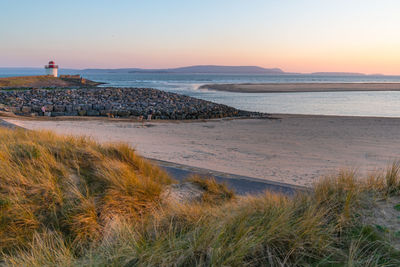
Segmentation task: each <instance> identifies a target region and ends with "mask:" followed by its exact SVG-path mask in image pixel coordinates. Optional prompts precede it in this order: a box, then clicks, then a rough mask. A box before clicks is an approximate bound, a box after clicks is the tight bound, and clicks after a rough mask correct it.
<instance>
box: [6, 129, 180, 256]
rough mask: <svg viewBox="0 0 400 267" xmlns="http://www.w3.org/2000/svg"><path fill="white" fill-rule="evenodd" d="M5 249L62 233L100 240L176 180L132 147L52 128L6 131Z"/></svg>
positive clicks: (154, 203) (77, 239)
mask: <svg viewBox="0 0 400 267" xmlns="http://www.w3.org/2000/svg"><path fill="white" fill-rule="evenodd" d="M0 136H1V138H0V218H1V220H0V249H2V250H3V251H8V250H12V249H13V248H15V247H19V246H24V245H26V244H27V243H28V242H30V241H32V238H33V236H34V234H35V233H36V232H42V231H47V230H51V231H56V232H60V233H61V234H62V236H67V237H68V240H70V241H71V242H73V243H74V244H80V245H83V246H84V245H86V244H89V243H90V242H94V241H97V240H99V238H100V237H101V235H102V232H103V228H104V225H105V224H106V223H107V221H108V220H109V219H110V218H112V217H114V216H117V215H121V216H123V217H124V218H126V219H129V220H133V219H137V218H139V217H141V216H143V214H146V213H147V212H149V211H151V210H152V209H154V208H155V207H156V206H157V205H158V202H159V195H160V192H161V189H162V187H163V186H165V185H167V184H170V183H171V182H172V180H171V179H170V178H169V177H168V175H167V174H166V173H165V172H163V171H161V170H160V169H159V168H157V167H156V166H153V165H151V164H150V163H149V162H147V161H145V160H144V159H142V158H140V157H138V156H136V155H135V153H134V151H133V150H132V149H130V148H129V147H128V146H126V145H122V144H121V145H103V146H101V145H99V144H97V143H95V142H93V141H91V140H89V139H87V138H73V137H61V136H57V135H54V134H52V133H50V132H30V131H24V130H16V131H11V130H4V129H0Z"/></svg>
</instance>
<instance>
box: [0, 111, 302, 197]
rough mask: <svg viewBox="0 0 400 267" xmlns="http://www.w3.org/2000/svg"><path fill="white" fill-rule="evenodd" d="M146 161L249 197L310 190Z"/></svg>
mask: <svg viewBox="0 0 400 267" xmlns="http://www.w3.org/2000/svg"><path fill="white" fill-rule="evenodd" d="M14 118H15V117H14ZM4 119H5V118H4V117H1V116H0V128H1V127H5V128H9V129H18V128H22V129H25V128H23V127H21V126H18V125H16V124H13V123H10V122H7V121H5V120H4ZM7 119H9V118H7ZM20 119H21V118H20ZM88 119H92V120H93V119H94V118H93V117H89V118H88ZM94 120H96V119H94ZM121 121H125V122H126V121H127V120H120V122H121ZM159 122H160V123H168V122H173V121H159ZM182 122H185V123H189V122H188V121H182ZM144 158H145V157H144ZM145 159H147V160H149V161H150V162H153V163H155V164H156V165H157V166H159V167H160V168H162V169H164V170H165V171H166V172H167V173H168V174H170V175H171V176H172V178H173V179H176V180H177V181H180V182H182V181H184V180H186V179H187V178H189V177H190V176H191V175H201V176H203V177H210V176H211V177H213V178H214V179H215V180H216V181H217V182H219V183H225V184H226V185H227V186H228V187H229V188H231V189H233V190H234V191H235V193H236V194H238V195H248V194H251V195H256V194H261V193H263V192H265V191H270V192H275V193H283V194H285V195H294V194H296V192H299V191H306V190H308V188H307V187H303V186H298V185H292V184H286V183H280V182H274V181H268V180H262V179H259V178H254V177H247V176H240V175H235V174H231V173H226V172H218V171H214V170H210V169H204V168H198V167H194V166H188V165H183V164H179V163H175V162H169V161H163V160H158V159H153V158H145Z"/></svg>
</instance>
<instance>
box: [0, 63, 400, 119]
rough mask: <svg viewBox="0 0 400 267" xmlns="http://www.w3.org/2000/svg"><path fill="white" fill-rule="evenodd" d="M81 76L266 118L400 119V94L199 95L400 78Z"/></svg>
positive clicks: (5, 71)
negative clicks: (221, 86)
mask: <svg viewBox="0 0 400 267" xmlns="http://www.w3.org/2000/svg"><path fill="white" fill-rule="evenodd" d="M60 73H61V74H77V73H79V74H81V75H82V76H84V77H86V78H88V79H91V80H95V81H100V82H106V83H108V84H107V85H106V86H120V87H151V88H157V89H161V90H165V91H170V92H176V93H180V94H185V95H189V96H193V97H197V98H201V99H205V100H209V101H213V102H217V103H222V104H226V105H230V106H233V107H236V108H240V109H244V110H250V111H259V112H267V113H291V114H320V115H345V116H384V117H400V92H325V93H324V92H313V93H268V94H266V93H256V94H249V93H229V92H214V91H207V90H199V89H198V87H199V86H200V85H202V84H206V83H248V82H249V83H251V82H253V83H257V82H273V83H299V82H315V83H318V82H400V76H309V75H284V76H282V75H280V76H279V75H277V76H274V75H219V74H218V75H216V74H215V75H210V74H137V73H131V74H129V73H127V74H121V73H106V74H96V73H89V72H80V71H66V70H64V71H63V70H61V71H60ZM37 74H43V73H42V72H41V70H18V71H16V70H10V69H0V77H7V76H18V75H37Z"/></svg>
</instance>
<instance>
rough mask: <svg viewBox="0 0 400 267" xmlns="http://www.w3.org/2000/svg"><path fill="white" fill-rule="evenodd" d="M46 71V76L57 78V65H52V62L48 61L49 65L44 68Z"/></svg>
mask: <svg viewBox="0 0 400 267" xmlns="http://www.w3.org/2000/svg"><path fill="white" fill-rule="evenodd" d="M44 68H45V69H46V74H47V75H50V76H53V77H58V65H56V64H55V63H54V61H49V64H48V65H46V66H44Z"/></svg>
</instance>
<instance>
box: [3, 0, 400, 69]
mask: <svg viewBox="0 0 400 267" xmlns="http://www.w3.org/2000/svg"><path fill="white" fill-rule="evenodd" d="M0 10H1V14H2V15H1V16H0V67H42V66H43V65H44V64H46V63H47V62H48V61H49V60H50V59H54V60H55V61H56V63H58V64H59V65H60V67H61V68H63V67H64V68H127V67H139V68H172V67H180V66H188V65H257V66H262V67H266V68H273V67H277V68H281V69H283V70H285V71H288V72H304V73H309V72H329V71H335V72H362V73H369V74H375V73H381V74H400V28H399V27H400V15H399V14H400V1H398V0H335V1H328V0H201V1H197V0H168V1H167V0H146V1H144V0H85V1H83V0H79V1H78V0H68V1H54V0H51V1H49V0H35V1H32V0H0Z"/></svg>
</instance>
